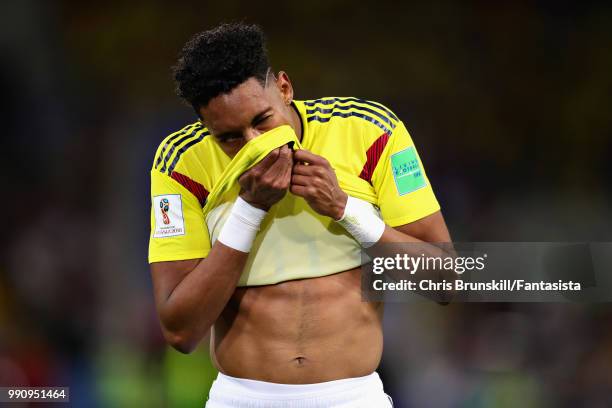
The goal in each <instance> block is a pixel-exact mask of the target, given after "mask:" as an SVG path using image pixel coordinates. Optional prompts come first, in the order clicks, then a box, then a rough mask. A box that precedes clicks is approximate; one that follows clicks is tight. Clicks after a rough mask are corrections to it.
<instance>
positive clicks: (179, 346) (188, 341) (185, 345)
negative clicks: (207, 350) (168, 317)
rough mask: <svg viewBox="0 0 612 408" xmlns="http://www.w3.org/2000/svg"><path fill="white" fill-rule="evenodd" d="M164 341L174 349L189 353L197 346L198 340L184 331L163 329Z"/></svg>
mask: <svg viewBox="0 0 612 408" xmlns="http://www.w3.org/2000/svg"><path fill="white" fill-rule="evenodd" d="M164 338H165V339H166V342H167V343H168V344H169V345H170V346H172V348H174V349H175V350H176V351H178V352H180V353H183V354H190V353H191V352H193V351H194V350H195V349H196V347H197V346H198V343H199V340H198V339H196V338H194V336H190V335H188V334H185V333H176V332H170V331H167V330H164Z"/></svg>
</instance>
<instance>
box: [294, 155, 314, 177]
mask: <svg viewBox="0 0 612 408" xmlns="http://www.w3.org/2000/svg"><path fill="white" fill-rule="evenodd" d="M294 159H295V157H294ZM319 168H320V167H319ZM318 172H319V170H317V166H312V165H310V166H307V165H305V164H301V163H297V164H295V165H293V174H299V175H302V176H314V175H316V174H317V173H318Z"/></svg>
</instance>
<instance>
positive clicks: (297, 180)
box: [291, 174, 312, 186]
mask: <svg viewBox="0 0 612 408" xmlns="http://www.w3.org/2000/svg"><path fill="white" fill-rule="evenodd" d="M311 184H312V177H308V176H300V175H296V174H294V175H293V176H291V185H297V186H309V185H311Z"/></svg>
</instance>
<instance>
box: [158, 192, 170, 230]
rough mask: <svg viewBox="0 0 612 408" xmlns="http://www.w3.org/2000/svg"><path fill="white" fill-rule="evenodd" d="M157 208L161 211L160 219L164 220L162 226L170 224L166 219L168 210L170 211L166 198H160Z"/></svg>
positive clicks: (168, 218)
mask: <svg viewBox="0 0 612 408" xmlns="http://www.w3.org/2000/svg"><path fill="white" fill-rule="evenodd" d="M159 207H160V209H161V213H162V217H163V218H164V224H166V225H168V224H170V217H168V210H169V209H170V202H169V201H168V199H167V198H162V199H161V200H160V201H159Z"/></svg>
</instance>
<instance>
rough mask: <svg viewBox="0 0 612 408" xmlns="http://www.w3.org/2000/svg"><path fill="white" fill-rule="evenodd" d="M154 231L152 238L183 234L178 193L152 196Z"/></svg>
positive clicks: (180, 203) (182, 218)
mask: <svg viewBox="0 0 612 408" xmlns="http://www.w3.org/2000/svg"><path fill="white" fill-rule="evenodd" d="M152 204H153V211H154V213H155V231H154V233H153V238H167V237H176V236H178V235H185V220H184V217H183V202H182V200H181V195H180V194H165V195H159V196H155V197H153V203H152Z"/></svg>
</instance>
